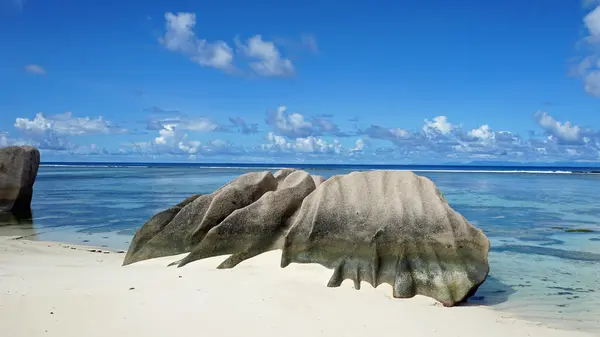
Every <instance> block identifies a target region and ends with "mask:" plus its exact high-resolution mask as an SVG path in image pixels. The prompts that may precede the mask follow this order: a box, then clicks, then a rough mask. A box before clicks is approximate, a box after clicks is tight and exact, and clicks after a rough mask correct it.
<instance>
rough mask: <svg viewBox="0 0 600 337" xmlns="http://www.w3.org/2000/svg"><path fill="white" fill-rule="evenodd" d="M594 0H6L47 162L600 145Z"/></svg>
mask: <svg viewBox="0 0 600 337" xmlns="http://www.w3.org/2000/svg"><path fill="white" fill-rule="evenodd" d="M598 5H599V3H598V2H596V1H594V0H588V1H585V2H579V1H575V0H574V1H564V0H531V1H517V0H507V1H503V2H489V1H486V2H482V1H475V0H457V1H453V2H448V1H442V0H424V1H419V2H415V1H394V2H392V1H386V2H380V3H378V4H377V5H374V4H373V2H370V1H352V2H346V3H344V4H341V3H340V2H334V1H313V0H310V1H302V2H292V1H283V2H282V1H252V2H250V1H220V2H216V1H212V2H198V1H168V2H167V1H155V0H154V1H143V2H142V1H136V2H134V1H129V2H126V1H114V0H106V1H102V2H90V1H72V0H62V1H41V0H0V32H1V33H0V34H1V36H2V41H3V46H4V47H5V48H3V49H2V52H0V78H1V79H2V80H1V81H0V111H1V113H0V146H6V145H13V144H17V145H19V144H31V145H35V146H38V147H39V148H40V149H41V151H42V160H46V161H107V160H108V161H208V162H236V161H239V162H294V161H299V162H332V163H343V162H348V163H361V162H364V163H424V164H425V163H432V164H433V163H448V162H471V161H514V162H556V161H560V162H598V161H599V160H600V132H599V131H598V130H600V113H599V109H598V108H599V106H600V105H599V102H600V101H599V99H600V68H599V67H598V65H599V63H598V61H599V60H600V58H599V57H600V49H599V48H598V47H599V46H600V8H598Z"/></svg>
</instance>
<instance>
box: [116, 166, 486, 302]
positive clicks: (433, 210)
mask: <svg viewBox="0 0 600 337" xmlns="http://www.w3.org/2000/svg"><path fill="white" fill-rule="evenodd" d="M190 199H192V200H190ZM190 199H187V200H185V201H184V202H182V203H180V204H179V205H177V206H175V207H173V208H171V209H169V210H167V211H164V212H161V213H159V214H157V215H156V216H154V217H153V218H152V219H150V221H149V222H148V223H146V224H145V225H144V226H142V228H141V229H140V230H139V232H138V233H137V234H136V236H135V237H134V239H133V241H132V242H131V246H130V249H129V251H128V253H127V256H126V258H125V261H124V265H126V264H130V263H133V262H136V261H140V260H144V259H148V258H153V257H159V256H165V255H174V254H179V253H184V252H190V253H189V254H188V255H187V256H186V257H185V258H183V259H182V260H181V261H177V262H175V264H178V265H179V266H180V267H181V266H184V265H186V264H187V263H190V262H193V261H195V260H199V259H204V258H207V257H212V256H217V255H226V254H231V256H230V257H229V258H228V259H226V260H225V261H224V262H223V263H222V264H221V265H220V266H219V268H232V267H234V266H235V265H237V264H238V263H240V262H242V261H244V260H246V259H248V258H251V257H253V256H256V255H258V254H261V253H263V252H266V251H269V250H273V249H281V250H282V258H281V266H282V267H286V266H287V265H289V264H290V263H293V262H296V263H319V264H321V265H323V266H325V267H327V268H330V269H333V270H334V272H333V276H332V277H331V279H330V281H329V283H328V286H330V287H337V286H339V285H340V284H341V283H342V281H343V280H345V279H351V280H353V281H354V283H355V288H357V289H359V288H360V282H361V281H366V282H368V283H370V284H372V285H373V286H377V285H379V284H382V283H388V284H390V285H391V286H392V287H393V296H394V297H400V298H408V297H413V296H414V295H417V294H420V295H425V296H429V297H432V298H435V299H436V300H438V301H440V302H441V303H443V304H444V305H445V306H452V305H455V304H456V303H460V302H463V301H465V300H466V299H467V298H468V297H470V296H472V295H473V294H474V293H475V291H476V290H477V288H478V287H479V285H481V284H482V283H483V282H484V281H485V279H486V277H487V274H488V271H489V267H488V260H487V256H488V251H489V248H490V243H489V240H488V239H487V237H486V236H485V235H484V234H483V232H482V231H481V230H479V229H477V228H475V227H474V226H472V225H471V224H470V223H469V222H468V221H467V220H466V219H465V218H464V217H463V216H461V215H460V214H459V213H457V212H456V211H454V210H453V209H452V208H451V207H450V206H449V205H448V202H447V201H446V200H445V198H444V197H443V196H442V194H441V193H440V192H439V191H438V189H437V188H436V187H435V185H434V184H433V182H432V181H431V180H429V179H427V178H425V177H420V176H417V175H415V174H414V173H411V172H400V171H368V172H354V173H351V174H348V175H340V176H335V177H332V178H330V179H328V180H325V179H323V178H321V177H313V176H311V175H309V174H308V173H306V172H304V171H296V170H291V169H286V170H281V171H278V172H276V173H275V174H271V173H270V172H262V173H248V174H245V175H242V176H240V177H239V178H237V179H235V180H233V181H232V182H230V183H229V184H227V185H225V186H223V187H222V188H220V189H219V190H217V191H215V192H214V193H212V194H209V195H205V196H196V197H192V198H190Z"/></svg>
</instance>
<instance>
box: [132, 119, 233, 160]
mask: <svg viewBox="0 0 600 337" xmlns="http://www.w3.org/2000/svg"><path fill="white" fill-rule="evenodd" d="M127 145H128V146H127V148H128V149H129V152H130V153H134V154H143V155H163V154H164V155H186V156H188V158H189V159H197V158H198V157H203V156H213V155H221V154H231V155H232V154H239V153H243V152H244V151H243V149H242V148H239V147H236V146H234V145H233V144H232V143H231V142H229V141H226V140H222V139H213V140H208V141H199V140H194V139H191V137H190V135H189V134H188V133H186V130H183V129H180V128H178V126H177V125H169V124H166V125H164V127H163V128H162V129H160V130H158V136H157V137H155V138H154V139H153V140H152V141H149V142H136V143H130V144H127ZM123 151H124V152H127V150H126V149H123Z"/></svg>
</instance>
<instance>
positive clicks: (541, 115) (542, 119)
mask: <svg viewBox="0 0 600 337" xmlns="http://www.w3.org/2000/svg"><path fill="white" fill-rule="evenodd" d="M535 118H536V121H537V123H538V124H539V125H540V126H541V127H542V129H544V131H546V132H547V133H548V134H549V135H551V136H553V137H556V138H557V139H558V140H559V141H562V142H567V143H569V142H580V141H581V140H582V139H581V128H580V127H579V126H577V125H571V122H569V121H567V122H565V123H564V124H561V123H560V122H558V121H556V120H555V119H554V118H553V117H552V116H550V115H548V113H546V112H541V111H539V112H537V113H536V114H535Z"/></svg>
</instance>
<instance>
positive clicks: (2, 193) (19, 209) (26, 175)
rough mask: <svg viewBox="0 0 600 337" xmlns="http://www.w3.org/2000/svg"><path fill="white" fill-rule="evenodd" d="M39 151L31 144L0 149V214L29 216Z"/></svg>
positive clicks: (20, 216) (38, 162) (38, 163)
mask: <svg viewBox="0 0 600 337" xmlns="http://www.w3.org/2000/svg"><path fill="white" fill-rule="evenodd" d="M39 166H40V152H39V151H38V150H37V149H36V148H34V147H31V146H11V147H5V148H1V149H0V214H11V215H14V216H16V217H19V218H31V198H32V196H33V184H34V183H35V178H36V176H37V172H38V168H39Z"/></svg>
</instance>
